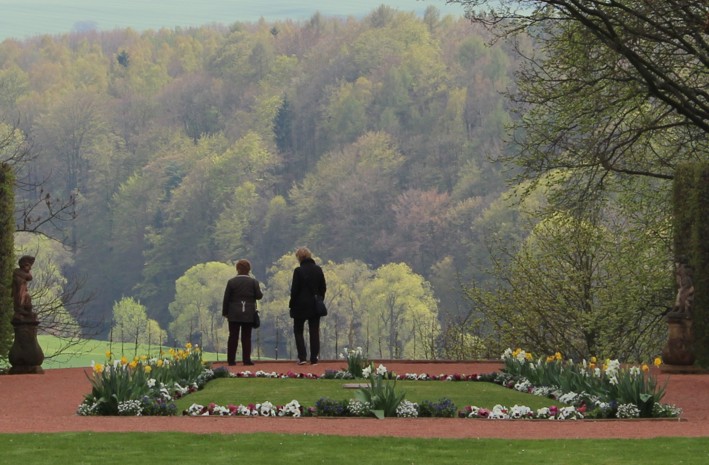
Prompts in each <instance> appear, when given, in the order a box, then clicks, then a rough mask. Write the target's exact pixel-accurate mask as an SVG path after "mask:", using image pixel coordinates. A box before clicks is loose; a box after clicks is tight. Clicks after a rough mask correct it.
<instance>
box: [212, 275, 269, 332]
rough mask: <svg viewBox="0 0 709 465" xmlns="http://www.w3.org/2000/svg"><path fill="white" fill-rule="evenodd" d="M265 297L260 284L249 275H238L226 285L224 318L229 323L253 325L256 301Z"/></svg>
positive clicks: (223, 303) (223, 305) (223, 306)
mask: <svg viewBox="0 0 709 465" xmlns="http://www.w3.org/2000/svg"><path fill="white" fill-rule="evenodd" d="M262 297H263V293H262V292H261V287H260V286H259V282H258V281H256V280H255V279H254V278H252V277H250V276H247V275H243V274H241V275H237V276H235V277H233V278H231V279H230V280H229V281H228V282H227V283H226V289H225V290H224V301H223V302H222V316H225V317H227V319H228V320H229V321H235V322H238V323H253V322H254V316H255V315H256V301H257V300H259V299H261V298H262Z"/></svg>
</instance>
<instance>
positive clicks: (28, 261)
mask: <svg viewBox="0 0 709 465" xmlns="http://www.w3.org/2000/svg"><path fill="white" fill-rule="evenodd" d="M17 264H18V265H20V268H22V269H23V270H27V271H29V269H30V268H32V265H34V257H31V256H29V255H23V256H22V257H20V259H19V260H18V262H17Z"/></svg>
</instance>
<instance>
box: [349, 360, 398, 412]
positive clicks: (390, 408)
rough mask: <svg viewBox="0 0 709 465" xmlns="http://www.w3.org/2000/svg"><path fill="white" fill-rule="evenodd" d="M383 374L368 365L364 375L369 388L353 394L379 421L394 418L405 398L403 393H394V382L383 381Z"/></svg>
mask: <svg viewBox="0 0 709 465" xmlns="http://www.w3.org/2000/svg"><path fill="white" fill-rule="evenodd" d="M384 374H385V373H380V372H379V369H377V370H375V369H374V365H373V364H370V366H369V372H368V373H367V372H365V373H364V375H365V377H367V378H369V386H368V387H366V388H363V389H358V390H357V391H356V392H355V399H357V400H359V401H360V402H363V403H364V404H365V405H367V407H368V408H369V412H370V413H371V414H372V415H374V416H375V417H377V418H379V419H382V418H384V417H395V416H396V408H397V407H398V406H399V404H400V403H401V401H402V400H404V398H405V397H406V393H405V392H397V391H396V380H393V381H390V380H385V379H384Z"/></svg>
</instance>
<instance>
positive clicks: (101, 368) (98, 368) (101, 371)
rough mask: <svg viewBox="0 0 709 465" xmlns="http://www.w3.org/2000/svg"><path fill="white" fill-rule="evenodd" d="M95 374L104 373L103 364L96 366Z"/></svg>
mask: <svg viewBox="0 0 709 465" xmlns="http://www.w3.org/2000/svg"><path fill="white" fill-rule="evenodd" d="M94 373H103V364H101V363H96V364H94Z"/></svg>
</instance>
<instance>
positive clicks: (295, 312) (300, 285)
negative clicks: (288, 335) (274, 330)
mask: <svg viewBox="0 0 709 465" xmlns="http://www.w3.org/2000/svg"><path fill="white" fill-rule="evenodd" d="M295 256H296V258H297V259H298V262H299V263H300V266H298V267H297V268H296V269H295V270H293V282H292V283H291V288H290V302H289V303H288V307H289V308H290V317H291V318H293V334H294V335H295V347H296V350H297V351H298V365H304V364H305V363H306V361H307V359H308V356H307V351H306V349H305V338H304V337H303V331H304V329H305V322H306V321H307V322H308V332H309V333H310V363H312V364H313V365H316V364H317V363H318V358H319V356H320V317H319V316H317V315H316V314H315V295H316V294H317V295H319V296H320V297H322V298H325V291H326V290H327V286H326V284H325V275H324V274H323V271H322V268H320V267H319V266H318V265H316V264H315V260H313V256H312V253H311V252H310V250H308V249H307V248H306V247H301V248H299V249H298V250H296V252H295Z"/></svg>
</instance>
